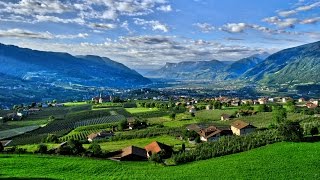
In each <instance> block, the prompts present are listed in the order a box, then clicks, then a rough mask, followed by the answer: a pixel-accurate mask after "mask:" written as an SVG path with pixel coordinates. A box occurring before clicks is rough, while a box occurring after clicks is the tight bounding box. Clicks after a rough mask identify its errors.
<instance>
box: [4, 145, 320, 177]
mask: <svg viewBox="0 0 320 180" xmlns="http://www.w3.org/2000/svg"><path fill="white" fill-rule="evenodd" d="M319 148H320V143H319V142H317V143H285V142H283V143H276V144H273V145H267V146H265V147H262V148H257V149H254V150H251V151H247V152H243V153H238V154H233V155H228V156H224V157H219V158H213V159H210V160H204V161H198V162H194V163H188V164H184V165H179V166H163V165H158V164H154V163H151V162H114V161H110V160H103V159H101V160H97V159H89V158H81V157H67V156H46V155H20V156H19V155H8V154H1V155H0V169H1V172H0V178H7V177H10V178H28V179H37V178H46V179H213V178H217V179H277V180H278V179H319V178H320V171H319V169H320V161H319V158H320V151H319Z"/></svg>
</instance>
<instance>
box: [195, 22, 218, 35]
mask: <svg viewBox="0 0 320 180" xmlns="http://www.w3.org/2000/svg"><path fill="white" fill-rule="evenodd" d="M194 26H196V27H197V28H199V29H200V31H201V32H204V33H209V32H211V31H213V30H214V29H215V27H214V26H212V25H211V24H208V23H196V24H194Z"/></svg>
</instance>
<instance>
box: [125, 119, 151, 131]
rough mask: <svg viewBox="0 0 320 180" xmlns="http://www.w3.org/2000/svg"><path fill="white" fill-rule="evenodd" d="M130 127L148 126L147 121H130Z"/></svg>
mask: <svg viewBox="0 0 320 180" xmlns="http://www.w3.org/2000/svg"><path fill="white" fill-rule="evenodd" d="M128 127H129V129H130V130H132V129H143V128H146V127H147V123H146V122H145V121H136V120H134V121H132V122H128Z"/></svg>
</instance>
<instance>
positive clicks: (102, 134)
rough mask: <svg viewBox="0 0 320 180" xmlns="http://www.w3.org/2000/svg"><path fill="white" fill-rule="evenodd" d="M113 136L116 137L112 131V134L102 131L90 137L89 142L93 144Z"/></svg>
mask: <svg viewBox="0 0 320 180" xmlns="http://www.w3.org/2000/svg"><path fill="white" fill-rule="evenodd" d="M112 136H114V133H113V132H112V131H110V132H107V131H101V132H99V133H92V134H90V135H88V141H89V142H92V141H94V140H98V139H104V138H110V137H112Z"/></svg>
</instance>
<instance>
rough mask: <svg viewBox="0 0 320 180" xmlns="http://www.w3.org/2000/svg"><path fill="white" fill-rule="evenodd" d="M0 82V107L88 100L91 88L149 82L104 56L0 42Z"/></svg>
mask: <svg viewBox="0 0 320 180" xmlns="http://www.w3.org/2000/svg"><path fill="white" fill-rule="evenodd" d="M0 83H1V86H0V108H1V106H2V105H9V106H10V105H12V104H14V103H27V102H33V101H43V100H44V99H59V100H75V99H83V98H84V99H88V98H90V97H92V96H94V95H97V92H94V89H98V88H135V87H140V86H144V85H147V84H149V83H151V81H150V80H149V79H147V78H145V77H143V76H142V75H140V74H139V73H137V72H136V71H134V70H132V69H130V68H128V67H126V66H125V65H123V64H121V63H118V62H115V61H112V60H111V59H109V58H106V57H98V56H72V55H70V54H67V53H57V52H43V51H36V50H31V49H25V48H19V47H17V46H11V45H4V44H0ZM89 90H90V91H89Z"/></svg>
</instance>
